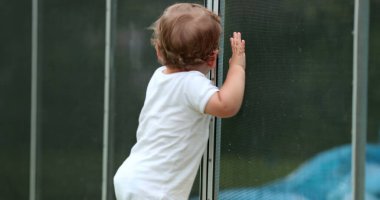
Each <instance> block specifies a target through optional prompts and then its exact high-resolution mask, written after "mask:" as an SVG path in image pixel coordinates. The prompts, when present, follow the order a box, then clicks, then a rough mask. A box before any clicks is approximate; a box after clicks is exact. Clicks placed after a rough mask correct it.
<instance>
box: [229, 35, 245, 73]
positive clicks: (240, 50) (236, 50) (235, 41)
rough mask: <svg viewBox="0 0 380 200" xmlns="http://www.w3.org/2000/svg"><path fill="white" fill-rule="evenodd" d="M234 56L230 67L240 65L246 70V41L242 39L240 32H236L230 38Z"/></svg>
mask: <svg viewBox="0 0 380 200" xmlns="http://www.w3.org/2000/svg"><path fill="white" fill-rule="evenodd" d="M230 42H231V49H232V56H231V58H230V66H232V65H240V66H241V67H242V68H243V69H245V41H244V40H242V39H241V33H240V32H234V33H233V37H231V38H230Z"/></svg>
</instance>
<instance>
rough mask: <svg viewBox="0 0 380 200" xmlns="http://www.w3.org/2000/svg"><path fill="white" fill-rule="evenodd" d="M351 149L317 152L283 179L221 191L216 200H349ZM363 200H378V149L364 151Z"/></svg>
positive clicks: (347, 146) (379, 175) (376, 146)
mask: <svg viewBox="0 0 380 200" xmlns="http://www.w3.org/2000/svg"><path fill="white" fill-rule="evenodd" d="M351 148H352V147H351V145H344V146H340V147H336V148H333V149H330V150H328V151H325V152H321V153H319V154H318V155H316V156H315V157H313V158H312V159H310V160H308V161H306V162H305V163H304V164H303V165H301V166H300V167H299V168H298V169H296V170H295V171H294V172H293V173H291V174H289V175H288V176H286V177H284V178H283V179H280V180H277V181H274V182H271V183H269V184H267V185H264V186H261V187H246V188H232V189H228V190H221V191H220V192H219V194H218V199H220V200H251V199H255V200H256V199H267V200H351V199H352V197H351V196H352V188H351ZM365 170H366V177H365V178H366V179H365V199H366V200H380V145H367V148H366V166H365Z"/></svg>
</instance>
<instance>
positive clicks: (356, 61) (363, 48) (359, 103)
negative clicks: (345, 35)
mask: <svg viewBox="0 0 380 200" xmlns="http://www.w3.org/2000/svg"><path fill="white" fill-rule="evenodd" d="M354 17H355V18H354V52H353V92H352V94H353V96H352V191H353V194H352V195H353V199H354V200H364V188H365V154H366V153H365V152H366V150H365V146H366V138H367V137H366V134H367V80H368V29H369V28H368V26H369V0H355V16H354Z"/></svg>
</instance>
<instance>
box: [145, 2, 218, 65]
mask: <svg viewBox="0 0 380 200" xmlns="http://www.w3.org/2000/svg"><path fill="white" fill-rule="evenodd" d="M153 30H154V33H153V37H152V43H153V45H154V46H155V47H156V50H157V54H158V55H160V56H159V61H160V62H161V64H163V65H166V66H167V67H171V68H180V69H191V68H192V67H193V66H197V65H200V64H203V63H206V62H207V61H209V60H210V59H212V58H213V56H214V57H215V53H214V51H215V50H217V49H218V47H219V37H220V34H221V31H222V28H221V25H220V20H219V17H218V16H217V15H216V14H214V13H212V12H211V11H209V10H207V9H206V8H205V7H203V6H201V5H198V4H190V3H179V4H174V5H172V6H170V7H168V8H167V9H166V10H165V11H164V13H163V14H162V16H161V17H160V18H159V19H158V20H157V21H156V22H155V23H154V26H153Z"/></svg>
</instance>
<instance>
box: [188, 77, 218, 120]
mask: <svg viewBox="0 0 380 200" xmlns="http://www.w3.org/2000/svg"><path fill="white" fill-rule="evenodd" d="M186 88H187V89H186V98H187V100H188V102H189V103H190V105H191V106H192V107H193V108H194V109H195V110H197V111H198V112H200V113H204V110H205V108H206V105H207V103H208V101H209V100H210V98H211V96H212V95H213V94H214V93H215V92H217V91H219V89H218V88H217V87H216V86H215V85H213V84H212V82H211V80H210V79H208V78H207V77H206V76H205V75H203V74H201V73H200V72H199V73H195V72H194V73H193V74H192V76H191V77H190V78H189V80H188V81H187V87H186Z"/></svg>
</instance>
